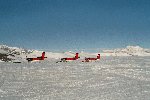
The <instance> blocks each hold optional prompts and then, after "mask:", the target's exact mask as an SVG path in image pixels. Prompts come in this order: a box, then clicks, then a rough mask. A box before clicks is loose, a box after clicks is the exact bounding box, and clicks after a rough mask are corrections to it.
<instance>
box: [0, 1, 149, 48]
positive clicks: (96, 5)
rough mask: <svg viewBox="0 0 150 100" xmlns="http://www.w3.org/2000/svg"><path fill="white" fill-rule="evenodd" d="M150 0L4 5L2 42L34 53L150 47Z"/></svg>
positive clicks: (0, 12) (0, 28)
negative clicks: (43, 50)
mask: <svg viewBox="0 0 150 100" xmlns="http://www.w3.org/2000/svg"><path fill="white" fill-rule="evenodd" d="M149 9H150V0H0V42H1V44H6V45H10V46H19V47H25V48H31V49H53V50H54V49H55V50H57V49H58V50H61V49H83V48H87V49H88V48H117V47H125V46H127V45H139V46H142V47H145V48H150V44H149V43H150V11H149Z"/></svg>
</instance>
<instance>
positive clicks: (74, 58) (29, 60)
mask: <svg viewBox="0 0 150 100" xmlns="http://www.w3.org/2000/svg"><path fill="white" fill-rule="evenodd" d="M45 58H47V57H45V52H43V53H42V56H40V57H36V58H26V60H28V62H31V61H40V60H44V59H45ZM78 58H80V57H79V53H76V55H75V57H72V58H61V60H60V61H58V62H67V61H73V60H77V59H78ZM99 59H100V54H98V56H97V57H96V58H90V57H89V58H85V60H84V61H82V62H89V61H93V60H99ZM58 62H56V63H58Z"/></svg>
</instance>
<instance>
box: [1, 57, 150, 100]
mask: <svg viewBox="0 0 150 100" xmlns="http://www.w3.org/2000/svg"><path fill="white" fill-rule="evenodd" d="M56 61H58V59H52V58H48V59H46V60H44V61H40V62H35V63H27V62H23V63H18V64H16V63H11V62H7V63H6V62H1V63H0V100H149V98H150V57H135V56H130V57H102V58H101V60H99V61H95V62H90V63H81V62H80V61H79V60H77V61H73V62H67V63H56Z"/></svg>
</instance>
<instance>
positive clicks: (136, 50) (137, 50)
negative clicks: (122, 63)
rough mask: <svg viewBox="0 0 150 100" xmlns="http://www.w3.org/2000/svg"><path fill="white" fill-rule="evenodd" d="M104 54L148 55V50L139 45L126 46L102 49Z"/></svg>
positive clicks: (149, 54)
mask: <svg viewBox="0 0 150 100" xmlns="http://www.w3.org/2000/svg"><path fill="white" fill-rule="evenodd" d="M103 52H104V54H106V55H109V56H150V50H149V49H144V48H141V47H139V46H127V47H126V48H121V49H120V48H119V49H114V50H103Z"/></svg>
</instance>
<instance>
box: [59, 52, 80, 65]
mask: <svg viewBox="0 0 150 100" xmlns="http://www.w3.org/2000/svg"><path fill="white" fill-rule="evenodd" d="M78 58H80V57H79V53H76V55H75V57H73V58H61V61H58V62H67V61H73V60H77V59H78ZM58 62H56V63H58Z"/></svg>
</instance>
